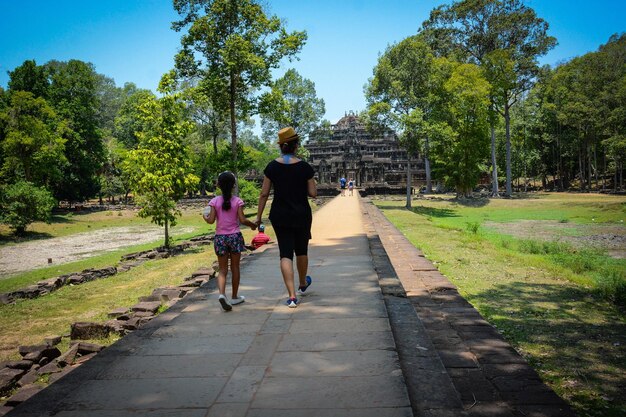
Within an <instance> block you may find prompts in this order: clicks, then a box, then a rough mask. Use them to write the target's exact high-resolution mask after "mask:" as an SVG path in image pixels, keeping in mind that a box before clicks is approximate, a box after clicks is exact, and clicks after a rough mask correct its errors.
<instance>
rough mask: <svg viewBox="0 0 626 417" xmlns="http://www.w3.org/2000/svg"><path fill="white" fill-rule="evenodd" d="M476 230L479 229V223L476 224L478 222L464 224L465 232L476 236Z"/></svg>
mask: <svg viewBox="0 0 626 417" xmlns="http://www.w3.org/2000/svg"><path fill="white" fill-rule="evenodd" d="M478 229H480V223H478V222H468V223H465V230H467V231H468V232H470V233H471V234H474V235H475V234H477V233H478Z"/></svg>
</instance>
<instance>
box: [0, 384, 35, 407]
mask: <svg viewBox="0 0 626 417" xmlns="http://www.w3.org/2000/svg"><path fill="white" fill-rule="evenodd" d="M42 389H43V387H42V386H39V385H35V384H30V385H25V386H23V387H22V388H20V389H19V391H17V392H16V393H15V394H13V395H12V396H11V397H10V398H9V399H8V400H7V402H6V403H5V404H6V405H8V406H10V407H15V406H16V405H19V404H21V403H23V402H24V401H26V400H27V399H29V398H30V397H32V396H33V395H35V394H37V393H38V392H39V391H41V390H42Z"/></svg>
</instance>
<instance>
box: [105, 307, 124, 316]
mask: <svg viewBox="0 0 626 417" xmlns="http://www.w3.org/2000/svg"><path fill="white" fill-rule="evenodd" d="M127 312H128V308H126V307H120V308H116V309H115V310H111V311H109V313H108V314H107V316H109V317H112V318H116V317H119V316H121V315H123V314H126V313H127Z"/></svg>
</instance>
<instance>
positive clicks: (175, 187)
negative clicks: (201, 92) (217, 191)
mask: <svg viewBox="0 0 626 417" xmlns="http://www.w3.org/2000/svg"><path fill="white" fill-rule="evenodd" d="M139 111H140V119H141V122H142V124H143V126H144V131H143V132H140V133H139V134H138V136H139V146H138V148H137V149H135V150H132V151H130V152H129V153H128V159H127V161H126V167H125V170H126V171H127V172H128V173H129V179H130V185H131V189H132V190H133V191H134V192H135V194H136V198H137V203H138V204H139V205H140V206H141V210H140V211H139V215H140V216H141V217H151V219H152V222H153V223H156V224H158V225H159V226H165V243H164V244H165V246H169V232H168V230H169V229H168V228H169V226H170V225H172V226H173V225H175V224H176V219H177V217H178V216H180V211H179V210H178V209H177V208H176V202H177V201H178V200H180V199H181V198H182V197H183V196H184V194H185V193H186V192H187V191H190V190H193V189H194V187H195V186H196V185H197V183H198V178H197V177H196V176H195V175H193V174H192V173H191V170H192V168H191V164H190V161H189V157H188V155H187V149H186V148H185V146H184V144H183V138H184V137H185V136H186V135H187V134H188V133H189V131H190V129H191V123H190V122H188V121H186V120H185V119H184V118H183V116H184V105H183V104H182V103H181V102H180V101H179V100H178V96H177V95H175V94H166V95H165V96H164V97H163V98H161V99H156V98H152V99H149V100H146V101H145V102H144V103H143V104H142V105H141V106H140V107H139Z"/></svg>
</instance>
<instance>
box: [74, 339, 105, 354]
mask: <svg viewBox="0 0 626 417" xmlns="http://www.w3.org/2000/svg"><path fill="white" fill-rule="evenodd" d="M76 345H77V346H78V354H79V355H88V354H90V353H94V352H100V351H101V350H102V349H104V346H102V345H98V344H96V343H87V342H78V343H77V344H76ZM72 346H73V345H72Z"/></svg>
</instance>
